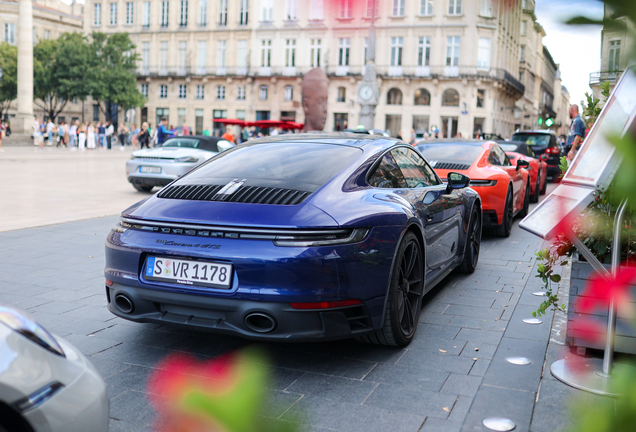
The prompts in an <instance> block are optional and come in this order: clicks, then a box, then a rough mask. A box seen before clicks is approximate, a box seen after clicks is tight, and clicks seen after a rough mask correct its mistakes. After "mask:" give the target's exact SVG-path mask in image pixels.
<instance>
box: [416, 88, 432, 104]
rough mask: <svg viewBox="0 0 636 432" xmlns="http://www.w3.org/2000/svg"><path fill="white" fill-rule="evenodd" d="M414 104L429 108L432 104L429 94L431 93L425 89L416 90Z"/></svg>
mask: <svg viewBox="0 0 636 432" xmlns="http://www.w3.org/2000/svg"><path fill="white" fill-rule="evenodd" d="M413 104H414V105H424V106H429V105H430V104H431V94H430V93H429V91H428V90H426V89H424V88H421V89H417V90H415V97H414V98H413Z"/></svg>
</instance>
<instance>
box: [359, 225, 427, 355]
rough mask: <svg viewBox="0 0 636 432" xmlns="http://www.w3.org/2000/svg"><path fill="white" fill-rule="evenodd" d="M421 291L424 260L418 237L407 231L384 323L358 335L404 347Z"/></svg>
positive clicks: (411, 332) (415, 318)
mask: <svg viewBox="0 0 636 432" xmlns="http://www.w3.org/2000/svg"><path fill="white" fill-rule="evenodd" d="M423 294H424V259H423V255H422V248H421V246H420V242H419V241H418V240H417V237H416V236H415V234H413V233H412V232H410V231H409V232H407V233H406V234H405V236H404V238H403V239H402V242H401V243H400V246H399V250H398V253H397V256H396V258H395V263H394V264H393V271H392V275H391V285H390V287H389V291H388V297H387V300H386V309H385V312H384V326H383V327H382V329H381V330H379V331H378V332H377V333H375V334H371V335H367V336H363V337H361V338H359V339H360V340H361V341H363V342H370V343H374V344H377V345H389V346H406V345H408V344H409V343H410V342H411V340H412V339H413V336H414V335H415V330H416V329H417V323H418V320H419V317H420V311H421V309H422V297H423Z"/></svg>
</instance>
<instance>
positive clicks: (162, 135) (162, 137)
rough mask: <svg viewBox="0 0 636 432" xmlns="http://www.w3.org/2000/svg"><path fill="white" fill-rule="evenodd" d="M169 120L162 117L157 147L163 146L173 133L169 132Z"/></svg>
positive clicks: (158, 127)
mask: <svg viewBox="0 0 636 432" xmlns="http://www.w3.org/2000/svg"><path fill="white" fill-rule="evenodd" d="M167 125H168V118H167V117H162V118H161V124H160V125H159V126H157V145H159V146H161V145H163V143H164V142H165V141H166V140H167V139H168V138H169V137H170V134H171V133H173V131H171V130H168V128H167Z"/></svg>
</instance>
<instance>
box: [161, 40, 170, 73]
mask: <svg viewBox="0 0 636 432" xmlns="http://www.w3.org/2000/svg"><path fill="white" fill-rule="evenodd" d="M159 74H160V75H167V74H168V41H161V42H159Z"/></svg>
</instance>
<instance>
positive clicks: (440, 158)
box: [415, 139, 530, 237]
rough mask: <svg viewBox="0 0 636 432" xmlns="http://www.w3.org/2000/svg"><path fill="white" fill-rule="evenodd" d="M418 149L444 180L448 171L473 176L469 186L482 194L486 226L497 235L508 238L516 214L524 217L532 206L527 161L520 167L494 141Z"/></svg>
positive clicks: (428, 143)
mask: <svg viewBox="0 0 636 432" xmlns="http://www.w3.org/2000/svg"><path fill="white" fill-rule="evenodd" d="M415 148H416V149H417V150H419V151H420V153H422V155H424V157H425V158H426V160H427V161H428V163H429V164H430V165H431V166H432V167H433V169H434V170H435V171H436V172H437V174H438V175H439V176H440V177H441V178H443V179H444V178H446V177H447V176H448V173H449V172H458V173H462V174H465V175H467V176H468V177H470V187H471V188H472V189H474V190H475V191H476V192H478V193H479V195H480V196H481V200H482V206H483V217H484V220H483V226H484V228H486V227H489V228H490V230H491V231H493V232H494V234H496V235H498V236H500V237H508V236H509V235H510V231H511V230H512V219H513V218H514V216H515V215H518V216H521V217H524V216H525V215H526V214H528V206H529V205H530V175H529V173H528V171H527V170H525V169H521V168H524V167H527V166H529V163H528V162H527V161H525V160H520V161H518V162H517V166H515V165H513V164H512V163H511V162H510V159H509V158H508V156H507V155H506V153H505V152H504V151H503V149H502V148H501V147H500V146H499V144H497V143H496V142H494V141H482V140H461V139H443V140H425V141H420V142H419V143H418V144H417V145H416V146H415Z"/></svg>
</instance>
